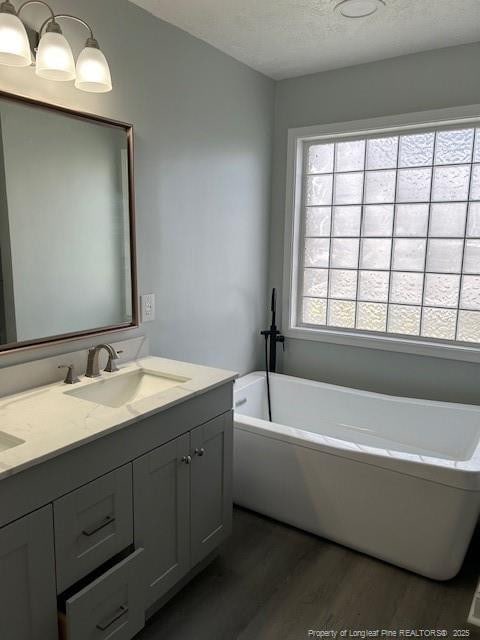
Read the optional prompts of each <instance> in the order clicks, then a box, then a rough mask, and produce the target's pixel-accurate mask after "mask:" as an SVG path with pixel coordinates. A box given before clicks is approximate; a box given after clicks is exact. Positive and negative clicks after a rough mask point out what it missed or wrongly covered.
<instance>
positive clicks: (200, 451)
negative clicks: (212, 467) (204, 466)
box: [195, 447, 205, 458]
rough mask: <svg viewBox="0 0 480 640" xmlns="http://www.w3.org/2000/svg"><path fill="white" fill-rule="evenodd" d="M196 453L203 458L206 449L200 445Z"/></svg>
mask: <svg viewBox="0 0 480 640" xmlns="http://www.w3.org/2000/svg"><path fill="white" fill-rule="evenodd" d="M195 455H196V456H199V457H200V458H201V457H202V456H204V455H205V449H204V448H203V447H200V449H198V448H197V449H195Z"/></svg>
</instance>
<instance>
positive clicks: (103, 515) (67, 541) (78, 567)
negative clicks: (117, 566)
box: [53, 464, 133, 593]
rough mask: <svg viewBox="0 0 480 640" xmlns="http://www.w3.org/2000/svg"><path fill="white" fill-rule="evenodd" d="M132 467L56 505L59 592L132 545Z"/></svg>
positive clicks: (123, 469)
mask: <svg viewBox="0 0 480 640" xmlns="http://www.w3.org/2000/svg"><path fill="white" fill-rule="evenodd" d="M132 509H133V507H132V467H131V465H129V464H128V465H125V466H124V467H121V468H120V469H117V470H116V471H112V473H109V474H107V475H106V476H102V477H101V478H98V479H97V480H94V481H93V482H90V483H89V484H87V485H85V486H84V487H81V488H80V489H77V490H76V491H73V492H72V493H69V494H68V495H66V496H64V497H63V498H60V499H59V500H56V501H55V502H54V503H53V512H54V520H55V555H56V566H57V593H62V591H65V589H67V588H68V587H70V586H72V585H73V584H74V583H75V582H77V580H80V579H81V578H83V577H84V576H86V575H87V574H88V573H90V572H91V571H93V570H94V569H96V568H97V567H98V566H100V565H101V564H102V563H103V562H105V561H106V560H108V559H109V558H112V557H113V556H114V555H115V554H117V553H118V552H119V551H122V550H123V549H125V548H126V547H128V545H129V544H131V543H132V542H133V513H132Z"/></svg>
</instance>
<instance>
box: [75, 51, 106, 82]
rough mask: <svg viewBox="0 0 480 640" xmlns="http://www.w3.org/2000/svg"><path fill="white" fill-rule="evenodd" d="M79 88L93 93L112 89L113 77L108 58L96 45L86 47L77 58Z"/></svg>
mask: <svg viewBox="0 0 480 640" xmlns="http://www.w3.org/2000/svg"><path fill="white" fill-rule="evenodd" d="M75 86H76V87H77V89H81V90H82V91H90V92H92V93H107V92H108V91H111V90H112V77H111V75H110V68H109V66H108V62H107V59H106V58H105V56H104V55H103V53H102V52H101V51H100V49H97V48H95V47H85V49H83V51H82V52H81V53H80V55H79V56H78V60H77V79H76V81H75Z"/></svg>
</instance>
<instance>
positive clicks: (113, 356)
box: [104, 349, 123, 373]
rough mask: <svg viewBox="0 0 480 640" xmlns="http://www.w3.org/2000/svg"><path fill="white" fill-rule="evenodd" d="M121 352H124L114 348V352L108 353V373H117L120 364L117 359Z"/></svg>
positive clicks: (106, 368) (106, 369)
mask: <svg viewBox="0 0 480 640" xmlns="http://www.w3.org/2000/svg"><path fill="white" fill-rule="evenodd" d="M121 353H123V351H115V349H113V352H112V353H109V354H108V362H107V366H106V367H105V369H104V371H106V372H107V373H115V371H118V365H117V363H116V362H115V360H118V356H119V355H120V354H121Z"/></svg>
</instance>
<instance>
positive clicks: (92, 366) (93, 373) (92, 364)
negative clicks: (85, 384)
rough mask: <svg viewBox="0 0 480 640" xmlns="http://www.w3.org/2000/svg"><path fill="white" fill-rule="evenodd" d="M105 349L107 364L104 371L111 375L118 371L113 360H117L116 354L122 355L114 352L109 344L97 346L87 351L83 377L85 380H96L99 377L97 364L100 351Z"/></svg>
mask: <svg viewBox="0 0 480 640" xmlns="http://www.w3.org/2000/svg"><path fill="white" fill-rule="evenodd" d="M102 349H105V351H106V352H107V353H108V362H107V366H106V367H105V369H104V370H105V371H107V372H110V373H113V372H114V371H118V367H117V363H116V362H115V360H118V354H119V353H122V351H119V352H118V353H117V351H115V349H114V348H113V347H112V345H111V344H99V345H97V346H96V347H92V348H91V349H89V351H88V360H87V370H86V372H85V376H86V377H87V378H98V376H99V375H100V366H99V363H98V360H99V356H100V351H102Z"/></svg>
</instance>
